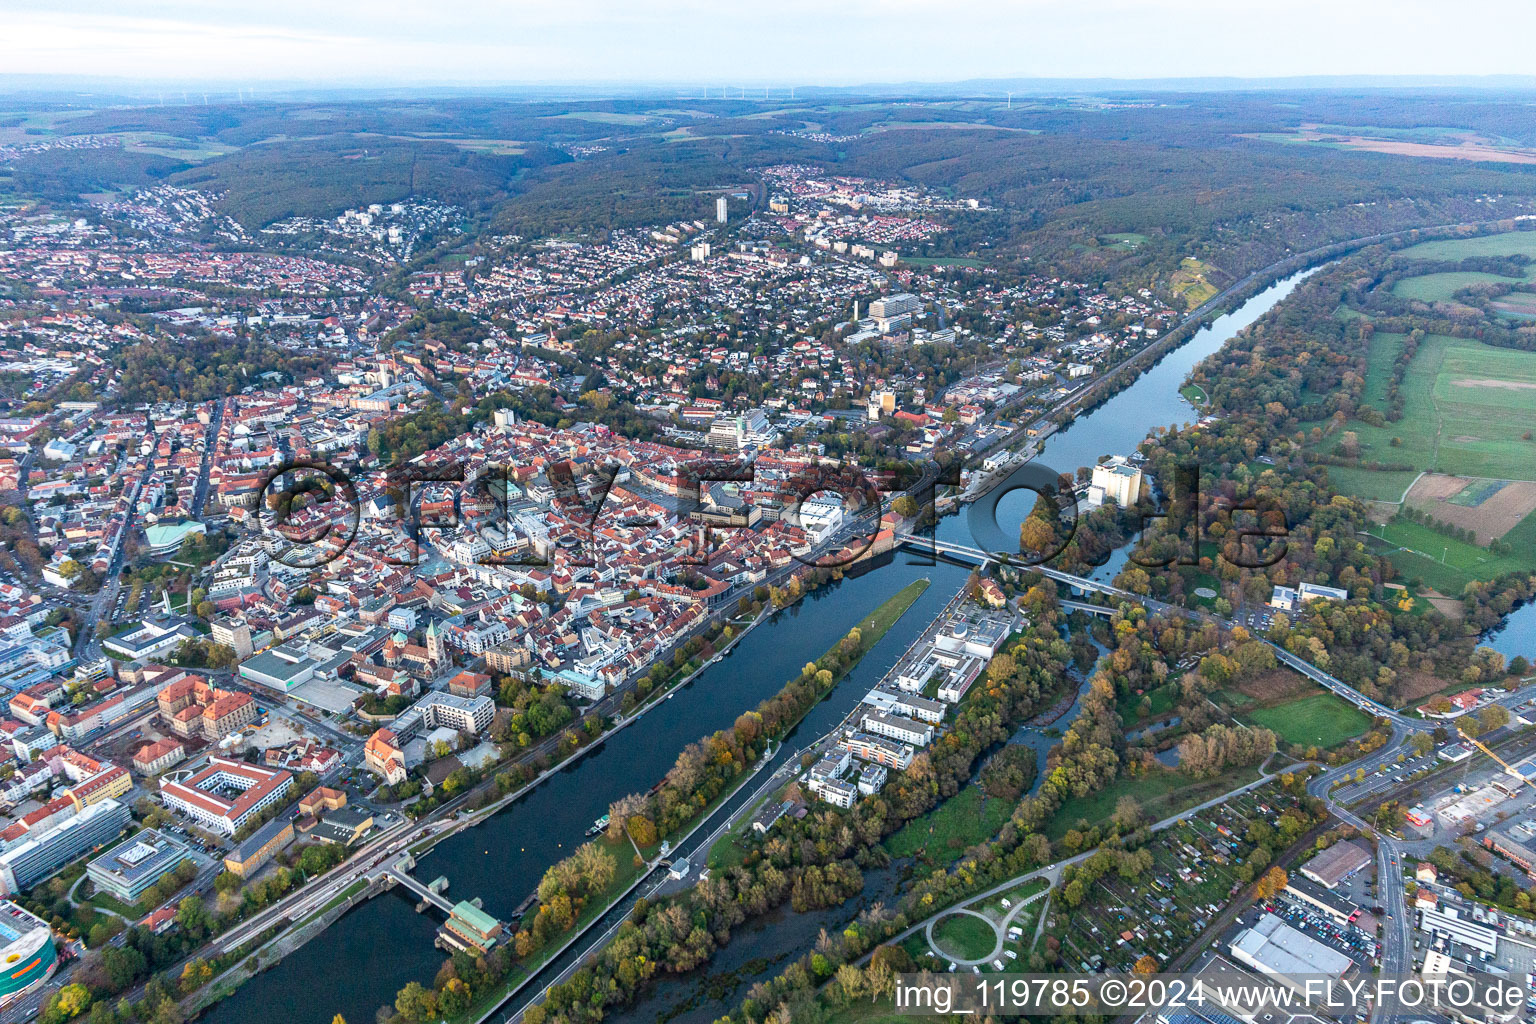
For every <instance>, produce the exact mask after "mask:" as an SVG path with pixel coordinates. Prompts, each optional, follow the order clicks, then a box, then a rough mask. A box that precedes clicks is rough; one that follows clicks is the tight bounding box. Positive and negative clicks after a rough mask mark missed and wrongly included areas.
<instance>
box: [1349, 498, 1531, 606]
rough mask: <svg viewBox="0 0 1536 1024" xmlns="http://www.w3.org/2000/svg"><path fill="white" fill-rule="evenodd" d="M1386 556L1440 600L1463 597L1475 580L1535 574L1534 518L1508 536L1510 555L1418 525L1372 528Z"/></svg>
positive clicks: (1400, 524) (1524, 520) (1403, 574)
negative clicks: (1433, 591) (1431, 588)
mask: <svg viewBox="0 0 1536 1024" xmlns="http://www.w3.org/2000/svg"><path fill="white" fill-rule="evenodd" d="M1370 532H1371V536H1373V537H1376V538H1378V539H1379V540H1381V544H1379V545H1378V549H1381V550H1383V553H1384V554H1386V555H1387V556H1388V557H1389V558H1391V559H1392V564H1393V565H1394V566H1396V567H1397V571H1398V572H1399V573H1400V574H1401V575H1402V576H1404V577H1407V578H1409V579H1412V578H1413V577H1419V578H1420V579H1422V580H1423V581H1424V582H1425V583H1427V584H1429V585H1430V586H1431V587H1434V588H1435V589H1436V590H1438V591H1440V593H1442V594H1446V595H1448V596H1451V597H1460V596H1461V592H1462V590H1463V589H1464V588H1465V587H1466V585H1467V584H1468V583H1471V582H1472V581H1473V580H1491V579H1494V578H1495V577H1497V576H1502V575H1503V574H1505V573H1509V572H1530V571H1532V570H1533V569H1536V515H1529V516H1526V517H1525V518H1524V519H1523V520H1521V521H1520V524H1519V525H1518V526H1516V527H1515V528H1514V529H1513V530H1510V531H1509V532H1508V533H1506V534H1505V535H1504V538H1503V539H1504V540H1505V541H1506V542H1508V543H1509V544H1510V545H1511V548H1512V550H1511V552H1510V553H1509V554H1507V555H1494V554H1490V553H1489V551H1488V549H1487V548H1484V547H1479V546H1478V545H1476V544H1468V543H1467V542H1466V541H1460V540H1455V539H1453V538H1451V537H1447V536H1445V535H1444V534H1442V533H1438V532H1436V531H1435V530H1431V529H1430V528H1429V527H1427V526H1420V525H1419V524H1418V523H1401V522H1391V523H1386V524H1380V523H1378V524H1376V525H1373V526H1372V527H1371V530H1370Z"/></svg>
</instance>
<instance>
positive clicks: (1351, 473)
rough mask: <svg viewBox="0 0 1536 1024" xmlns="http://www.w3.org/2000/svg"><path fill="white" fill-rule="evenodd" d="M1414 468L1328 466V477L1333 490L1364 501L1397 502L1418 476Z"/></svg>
mask: <svg viewBox="0 0 1536 1024" xmlns="http://www.w3.org/2000/svg"><path fill="white" fill-rule="evenodd" d="M1418 475H1419V471H1418V470H1416V469H1405V470H1388V469H1361V468H1360V467H1358V466H1329V467H1328V479H1329V480H1330V481H1332V483H1333V487H1334V490H1336V491H1338V492H1339V493H1340V494H1350V495H1353V496H1355V497H1357V498H1364V499H1365V500H1366V501H1390V502H1393V503H1397V502H1400V501H1402V500H1403V495H1404V494H1405V493H1407V491H1408V488H1409V487H1410V486H1412V484H1413V481H1414V480H1416V479H1417V478H1418Z"/></svg>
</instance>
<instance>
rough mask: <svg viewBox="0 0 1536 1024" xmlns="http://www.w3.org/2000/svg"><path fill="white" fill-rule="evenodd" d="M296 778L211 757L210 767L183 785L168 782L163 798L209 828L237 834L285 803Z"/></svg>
mask: <svg viewBox="0 0 1536 1024" xmlns="http://www.w3.org/2000/svg"><path fill="white" fill-rule="evenodd" d="M292 790H293V776H292V775H290V774H289V773H287V772H285V771H280V770H272V769H267V768H259V767H257V766H256V765H253V764H246V763H245V762H244V761H235V760H232V759H230V758H227V757H210V758H209V759H208V765H207V767H205V768H203V769H202V770H201V771H199V772H197V773H196V774H195V775H192V776H191V777H189V778H187V779H185V780H183V781H180V782H164V783H161V786H160V799H161V800H163V801H164V802H165V805H166V806H167V807H169V808H171V809H172V810H175V811H179V812H181V813H182V814H185V815H186V816H187V817H189V818H191V819H193V820H194V821H196V822H197V823H198V824H200V825H202V826H204V827H205V828H209V829H212V830H213V831H215V832H221V833H223V834H224V835H234V834H235V833H236V832H238V831H239V830H240V827H241V826H242V825H244V824H245V823H246V822H248V821H250V820H251V819H252V818H254V817H255V816H256V815H258V814H260V813H261V812H262V811H263V810H265V809H266V808H268V807H271V806H272V805H273V804H276V803H278V802H279V801H281V800H285V799H287V797H288V794H289V793H290V792H291V791H292Z"/></svg>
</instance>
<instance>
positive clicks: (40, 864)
mask: <svg viewBox="0 0 1536 1024" xmlns="http://www.w3.org/2000/svg"><path fill="white" fill-rule="evenodd" d="M66 806H67V805H66ZM130 818H131V815H130V814H129V813H128V808H127V807H125V806H124V805H123V804H120V803H118V802H117V801H116V800H103V801H101V802H100V803H97V804H92V805H91V806H89V807H87V808H85V809H84V810H83V811H80V812H79V813H78V814H75V815H73V816H71V817H68V818H66V819H65V820H64V821H63V823H62V824H59V825H58V826H57V827H54V828H51V829H48V830H47V831H42V830H39V834H37V835H35V836H32V837H31V838H28V839H26V840H25V841H23V842H21V843H18V844H16V845H14V846H11V847H10V848H9V849H7V850H6V851H5V852H4V853H0V887H3V888H4V893H3V894H4V895H10V894H12V893H18V892H22V891H24V890H26V889H30V888H32V886H34V885H36V884H37V883H38V882H41V881H43V880H44V879H46V878H48V877H49V876H50V875H52V874H53V873H54V872H55V871H57V870H59V869H60V868H62V867H63V866H64V865H66V864H68V863H69V862H70V861H72V860H74V859H75V858H77V857H79V856H80V855H81V854H84V853H86V852H88V851H90V850H93V849H95V848H96V847H98V846H104V845H106V844H107V843H109V842H111V841H112V840H113V839H116V838H117V837H118V836H119V835H121V834H122V832H123V829H125V828H127V827H128V822H129V820H130Z"/></svg>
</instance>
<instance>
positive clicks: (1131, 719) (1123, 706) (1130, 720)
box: [1115, 683, 1179, 728]
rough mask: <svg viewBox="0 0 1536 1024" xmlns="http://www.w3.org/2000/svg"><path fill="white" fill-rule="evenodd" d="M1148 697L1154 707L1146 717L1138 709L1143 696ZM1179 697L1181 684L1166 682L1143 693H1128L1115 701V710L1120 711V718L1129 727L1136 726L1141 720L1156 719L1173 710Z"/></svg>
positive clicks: (1149, 720)
mask: <svg viewBox="0 0 1536 1024" xmlns="http://www.w3.org/2000/svg"><path fill="white" fill-rule="evenodd" d="M1143 697H1145V698H1147V699H1148V700H1149V701H1150V702H1151V704H1152V708H1151V710H1150V711H1149V712H1148V713H1147V717H1146V718H1142V717H1141V716H1140V715H1138V714H1137V713H1136V712H1137V709H1138V708H1140V707H1141V701H1142V698H1143ZM1178 698H1179V686H1178V684H1177V683H1164V684H1163V685H1162V686H1155V687H1153V688H1152V689H1150V690H1147V691H1145V692H1144V693H1141V694H1136V693H1127V694H1125V695H1124V696H1123V697H1121V698H1120V699H1119V700H1117V701H1116V702H1115V710H1117V711H1119V712H1120V720H1121V721H1122V722H1124V723H1125V724H1126V727H1127V728H1131V727H1134V726H1136V725H1137V724H1139V723H1141V722H1151V721H1155V720H1156V719H1157V718H1158V717H1159V716H1160V715H1165V714H1167V713H1168V712H1169V711H1172V710H1173V705H1174V702H1175V701H1176V700H1178Z"/></svg>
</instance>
